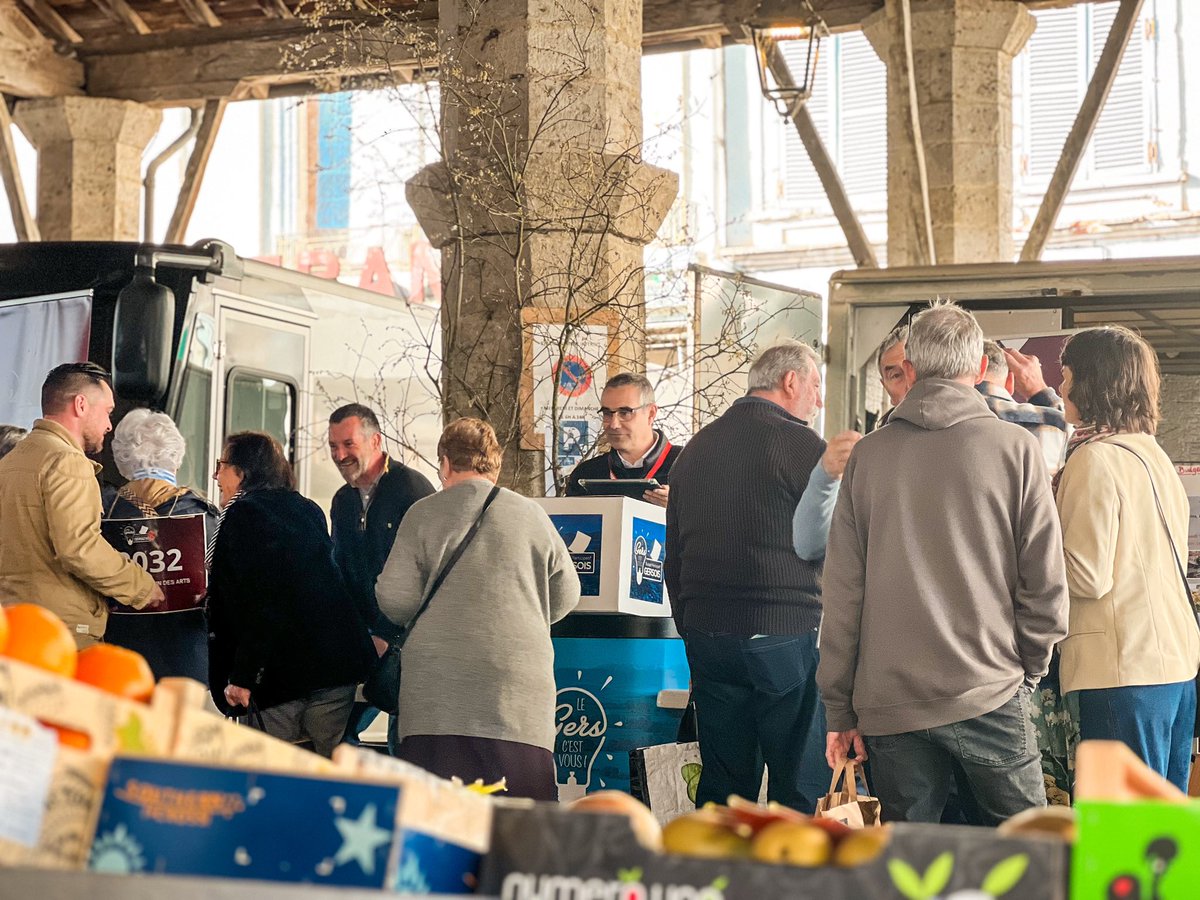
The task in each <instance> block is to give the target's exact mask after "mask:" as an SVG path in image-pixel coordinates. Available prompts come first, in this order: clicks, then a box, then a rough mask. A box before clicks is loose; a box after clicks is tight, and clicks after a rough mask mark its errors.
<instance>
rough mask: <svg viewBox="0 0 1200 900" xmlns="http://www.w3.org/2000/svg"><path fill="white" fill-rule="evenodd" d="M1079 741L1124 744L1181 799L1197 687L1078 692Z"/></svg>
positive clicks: (1181, 685)
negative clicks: (1179, 794)
mask: <svg viewBox="0 0 1200 900" xmlns="http://www.w3.org/2000/svg"><path fill="white" fill-rule="evenodd" d="M1078 696H1079V738H1080V740H1084V741H1088V740H1109V741H1123V742H1124V743H1125V744H1127V745H1128V746H1129V748H1130V749H1131V750H1133V752H1134V753H1136V754H1137V755H1138V756H1139V757H1140V758H1141V760H1142V762H1144V763H1145V764H1146V765H1148V766H1149V767H1150V768H1151V769H1153V770H1154V771H1155V772H1157V773H1158V774H1159V775H1161V776H1162V777H1163V778H1165V779H1167V781H1169V782H1171V784H1173V785H1175V786H1176V787H1177V788H1179V789H1180V790H1181V791H1183V792H1184V793H1187V786H1188V769H1189V767H1190V766H1191V756H1192V731H1193V729H1194V727H1195V723H1196V682H1195V681H1181V682H1179V683H1177V684H1147V685H1136V686H1133V687H1116V688H1102V689H1099V690H1091V691H1078Z"/></svg>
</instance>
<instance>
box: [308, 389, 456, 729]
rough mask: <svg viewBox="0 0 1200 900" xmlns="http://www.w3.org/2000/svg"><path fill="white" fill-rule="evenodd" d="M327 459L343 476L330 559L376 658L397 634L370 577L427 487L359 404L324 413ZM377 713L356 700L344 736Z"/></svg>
mask: <svg viewBox="0 0 1200 900" xmlns="http://www.w3.org/2000/svg"><path fill="white" fill-rule="evenodd" d="M329 457H330V459H332V460H333V463H334V465H336V466H337V467H338V471H339V472H340V473H341V474H342V477H343V478H344V479H346V484H345V485H344V486H343V487H341V488H339V489H338V492H337V493H336V494H334V495H333V506H332V508H331V509H330V513H329V518H330V521H331V523H332V526H333V552H334V558H335V559H336V560H337V564H338V567H339V568H340V569H341V570H342V574H343V575H345V578H346V585H347V587H348V588H349V589H350V594H351V596H352V597H353V598H354V601H355V603H356V604H357V606H358V608H359V612H360V614H361V615H362V617H363V621H365V622H366V623H367V626H368V627H369V628H370V630H371V639H372V640H373V641H374V643H375V649H376V651H377V652H378V653H379V655H380V656H382V655H383V653H384V651H386V650H387V647H388V643H389V642H390V641H392V640H394V639H396V638H397V637H398V634H397V629H396V626H395V625H393V624H392V623H391V621H390V620H389V619H388V618H387V616H384V615H382V614H380V612H379V604H378V603H377V602H376V600H375V579H376V578H378V577H379V573H380V572H381V571H382V570H383V564H384V563H385V562H387V558H388V554H389V553H390V552H391V550H392V542H393V541H394V540H395V538H396V529H397V528H399V527H400V520H401V519H403V518H404V514H405V513H407V512H408V509H409V507H411V506H412V505H413V504H414V503H416V502H417V501H418V500H420V499H421V498H422V497H428V496H429V495H430V494H432V493H433V485H432V484H430V483H429V479H428V478H426V477H425V476H424V475H422V474H421V473H420V472H418V471H416V470H415V469H412V468H409V467H408V466H406V465H404V463H402V462H400V461H398V460H395V459H392V458H391V457H390V456H388V455H387V454H386V453H385V452H384V451H383V435H382V433H381V432H380V429H379V419H378V418H377V417H376V416H375V413H374V411H373V410H371V409H370V408H369V407H367V406H363V405H362V404H361V403H348V404H346V405H345V406H342V407H339V408H338V409H336V410H334V411H333V414H332V415H330V417H329ZM378 714H379V710H377V709H375V707H373V706H370V705H369V704H366V703H361V702H360V703H356V704H355V708H354V709H353V710H352V711H351V713H350V722H349V725H348V726H347V729H346V740H347V741H349V742H350V743H357V741H358V734H359V733H360V732H361V731H362V729H364V728H366V727H367V726H368V725H370V724H371V722H372V721H374V719H375V717H376V716H377V715H378ZM394 735H395V723H394V721H393V723H392V726H391V727H389V729H388V743H389V746H390V745H392V744H394Z"/></svg>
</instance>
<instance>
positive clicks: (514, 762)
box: [375, 418, 579, 800]
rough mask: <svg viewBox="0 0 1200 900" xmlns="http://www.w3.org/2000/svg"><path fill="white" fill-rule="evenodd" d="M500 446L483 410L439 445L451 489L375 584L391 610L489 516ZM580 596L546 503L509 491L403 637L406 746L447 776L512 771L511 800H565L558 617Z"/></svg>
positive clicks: (424, 586)
mask: <svg viewBox="0 0 1200 900" xmlns="http://www.w3.org/2000/svg"><path fill="white" fill-rule="evenodd" d="M500 460H501V450H500V445H499V442H498V441H497V440H496V434H495V432H494V431H493V430H492V427H491V426H490V425H488V424H487V423H486V422H483V421H480V420H479V419H470V418H466V419H459V420H457V421H455V422H452V423H451V424H450V425H449V426H447V427H446V430H445V431H444V432H443V433H442V436H441V439H440V440H439V441H438V474H439V477H440V478H441V481H442V485H443V490H442V491H441V492H439V493H437V494H434V495H433V496H431V497H426V498H424V499H423V500H419V501H417V503H415V504H413V506H412V507H411V508H410V509H409V511H408V513H407V514H406V515H405V516H404V519H403V521H401V523H400V527H399V529H397V532H396V541H395V543H394V544H393V546H392V552H391V554H390V555H389V557H388V561H387V563H386V565H385V566H384V568H383V572H382V573H380V575H379V579H378V581H377V582H376V587H375V593H376V597H377V598H378V600H379V608H380V610H381V611H382V612H383V613H384V614H385V615H387V617H388V618H389V619H391V620H392V621H393V622H395V623H396V624H397V625H399V626H404V625H405V624H407V623H408V621H409V620H410V619H411V618H412V616H413V615H414V614H415V613H416V612H417V610H418V609H419V608H420V606H421V602H422V601H423V600H424V599H425V595H426V592H427V591H428V590H429V588H430V586H431V584H432V583H433V581H434V579H435V578H437V576H438V573H439V572H441V571H442V569H443V567H444V566H445V563H446V561H447V560H448V559H449V557H450V556H451V555H452V554H453V553H454V551H455V548H457V547H458V545H459V544H460V543H461V541H462V539H463V537H464V536H465V535H466V533H467V531H468V530H469V529H470V527H471V524H472V523H473V522H474V521H475V519H476V517H477V516H479V513H480V510H481V509H482V508H483V506H484V503H485V501H486V500H487V498H488V495H489V494H490V493H491V492H492V489H493V487H494V486H495V483H496V478H497V477H498V476H499V474H500ZM578 602H579V577H578V576H577V575H576V574H575V567H574V565H573V564H572V562H571V557H570V555H569V554H568V552H567V548H566V545H564V544H563V542H562V538H560V537H559V536H558V534H557V532H556V531H555V530H554V527H553V526H552V525H551V523H550V519H549V517H547V515H546V513H545V511H544V510H543V509H542V508H541V507H540V506H538V505H537V504H536V503H534V502H533V501H532V500H528V499H526V498H525V497H522V496H520V495H519V494H515V493H513V492H512V491H509V490H503V489H501V490H500V491H499V493H498V494H497V495H496V497H495V498H494V500H493V502H492V503H491V505H490V506H489V507H488V508H487V510H486V511H485V512H484V514H483V516H482V518H481V519H480V525H479V529H478V531H477V533H476V534H475V537H474V539H473V540H472V542H471V543H470V545H469V546H468V547H467V549H466V550H465V551H464V552H463V554H462V556H461V558H459V560H458V561H457V563H455V565H454V567H453V568H452V569H451V571H450V572H449V574H448V575H447V576H446V577H445V580H444V581H443V582H442V584H441V586H440V587H439V588H438V590H437V593H436V594H435V595H434V597H433V599H432V600H431V602H430V604H429V607H428V609H427V610H426V611H425V612H424V614H422V615H421V617H420V618H419V619H418V620H417V622H416V624H415V625H414V626H413V628H412V632H411V634H410V635H409V637H408V639H407V641H406V643H405V644H404V652H403V654H402V656H403V663H404V664H403V677H402V678H401V681H400V698H399V701H400V702H399V719H400V739H401V741H400V746H399V748H398V750H397V756H398V757H399V758H401V759H404V760H407V761H408V762H411V763H414V764H416V765H419V766H421V767H422V768H425V769H428V770H429V771H431V772H433V773H435V774H437V775H440V776H442V777H445V778H449V777H453V776H458V777H459V778H462V779H463V780H464V781H466V782H468V783H470V782H472V781H474V780H475V779H477V778H482V779H483V780H484V782H487V783H490V782H493V781H498V780H499V779H500V778H502V777H503V778H506V779H507V782H508V791H509V794H510V795H512V796H518V797H530V798H533V799H536V800H555V799H557V793H558V788H557V781H556V778H555V766H554V756H553V753H552V750H553V747H554V708H555V695H556V689H555V684H554V649H553V647H552V645H551V643H550V625H551V624H552V623H554V622H557V621H558V620H559V619H561V618H563V616H565V615H566V614H567V613H569V612H570V611H571V610H572V609H574V607H575V605H576V604H577V603H578Z"/></svg>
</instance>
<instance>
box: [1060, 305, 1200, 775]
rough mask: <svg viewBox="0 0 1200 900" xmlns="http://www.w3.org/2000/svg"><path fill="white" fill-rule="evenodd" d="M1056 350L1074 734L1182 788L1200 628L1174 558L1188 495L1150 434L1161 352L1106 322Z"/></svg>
mask: <svg viewBox="0 0 1200 900" xmlns="http://www.w3.org/2000/svg"><path fill="white" fill-rule="evenodd" d="M1062 364H1063V383H1062V396H1063V402H1064V404H1065V408H1066V415H1067V421H1068V422H1069V423H1071V424H1073V425H1075V426H1077V427H1076V431H1075V433H1074V435H1073V436H1072V437H1071V440H1070V443H1069V446H1068V449H1067V462H1066V465H1065V466H1064V467H1063V469H1062V470H1061V471H1060V473H1059V475H1058V476H1056V477H1055V500H1056V502H1057V504H1058V510H1059V515H1060V517H1061V519H1062V528H1063V550H1064V552H1065V555H1066V565H1067V581H1068V586H1069V588H1070V594H1071V603H1070V628H1069V631H1068V634H1067V637H1066V639H1065V640H1064V641H1063V642H1062V644H1061V645H1060V649H1061V654H1062V655H1061V665H1060V678H1061V682H1062V689H1063V691H1064V692H1072V691H1077V692H1078V695H1077V698H1078V701H1079V735H1080V738H1081V739H1083V740H1088V739H1093V738H1100V739H1108V740H1120V741H1123V742H1125V743H1126V744H1128V745H1129V746H1130V747H1131V748H1132V749H1133V750H1134V751H1135V752H1136V753H1137V754H1138V755H1139V756H1140V757H1141V758H1142V760H1143V761H1144V762H1145V763H1146V764H1147V765H1148V766H1150V767H1151V768H1152V769H1154V770H1155V771H1157V772H1158V773H1159V774H1161V775H1163V776H1164V777H1165V778H1167V779H1168V780H1170V781H1171V782H1172V783H1174V784H1175V785H1177V786H1178V787H1180V788H1181V789H1183V790H1186V789H1187V782H1188V768H1189V766H1190V756H1191V743H1192V730H1193V728H1194V725H1195V720H1196V685H1195V677H1196V672H1197V669H1198V668H1200V628H1197V623H1196V617H1195V610H1194V607H1193V605H1192V598H1191V595H1190V592H1187V591H1185V585H1184V583H1183V576H1182V574H1181V572H1180V568H1179V567H1180V562H1181V561H1183V560H1186V559H1187V533H1188V498H1187V495H1186V493H1185V492H1184V489H1183V485H1182V483H1181V482H1180V480H1179V476H1178V475H1177V474H1176V472H1175V467H1174V466H1173V465H1172V463H1171V460H1170V459H1169V458H1168V457H1167V454H1166V453H1164V452H1163V450H1162V448H1161V447H1159V445H1158V442H1157V441H1156V440H1155V438H1154V433H1155V431H1156V430H1157V427H1158V394H1159V375H1158V361H1157V359H1156V358H1155V356H1154V351H1153V350H1152V349H1151V348H1150V346H1149V345H1148V344H1147V343H1146V342H1145V341H1144V340H1142V338H1141V337H1139V336H1138V335H1137V334H1135V333H1134V332H1132V331H1130V330H1129V329H1127V328H1122V327H1119V326H1112V327H1106V328H1090V329H1087V330H1085V331H1081V332H1079V333H1078V334H1076V335H1074V336H1073V337H1072V338H1071V339H1070V340H1069V341H1068V342H1067V345H1066V346H1065V347H1064V348H1063V354H1062Z"/></svg>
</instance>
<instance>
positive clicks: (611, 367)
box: [407, 0, 678, 494]
mask: <svg viewBox="0 0 1200 900" xmlns="http://www.w3.org/2000/svg"><path fill="white" fill-rule="evenodd" d="M439 9H440V37H439V41H440V48H439V51H440V66H439V85H440V91H441V99H442V143H443V147H442V150H443V159H442V161H441V162H439V163H436V164H434V165H431V166H428V167H426V168H425V169H423V170H421V171H420V172H419V173H418V174H417V175H416V176H415V177H414V178H413V179H412V180H410V181H409V183H408V192H407V193H408V199H409V203H410V204H411V206H412V207H413V209H414V211H415V212H416V214H417V218H418V219H419V221H420V223H421V226H422V227H423V228H424V230H425V233H426V234H427V235H428V236H429V239H430V241H431V242H432V244H433V245H434V246H435V247H438V248H440V249H441V250H442V276H443V291H442V329H443V334H442V337H443V354H442V384H443V390H444V405H445V411H446V415H447V418H454V417H456V416H458V415H473V416H479V417H481V418H485V419H487V420H488V421H490V422H491V423H492V425H493V426H494V427H495V428H496V431H497V433H498V435H499V437H500V441H501V443H502V444H503V445H504V447H505V459H504V469H505V471H504V474H503V476H502V479H503V482H504V483H505V484H507V485H509V486H512V487H514V488H516V489H518V490H521V491H523V492H526V493H530V494H541V493H542V476H543V471H544V459H545V457H544V453H543V451H539V450H536V449H534V448H535V447H536V446H538V445H539V444H540V441H541V435H540V434H535V435H530V434H528V433H525V434H524V435H522V428H521V423H522V413H521V407H520V402H521V396H522V395H521V387H522V377H523V375H525V374H526V369H527V367H528V365H529V362H530V360H528V359H527V358H526V353H525V350H524V335H523V331H522V314H523V312H526V311H532V312H533V313H534V314H535V315H537V316H539V317H542V318H543V319H545V320H549V321H554V320H556V319H557V320H559V321H562V320H566V321H568V322H574V323H579V322H582V321H583V320H584V319H586V318H589V317H590V316H592V315H593V314H599V316H600V317H601V318H603V317H607V318H609V319H610V320H611V321H612V322H613V323H614V325H615V327H616V331H617V341H616V344H617V352H616V358H615V359H610V360H609V361H608V371H609V372H610V373H615V372H616V371H617V370H619V369H632V370H636V371H641V370H642V369H643V367H644V362H645V346H644V333H643V331H644V320H645V314H644V294H643V278H642V251H643V247H644V246H645V244H647V243H648V242H649V241H650V240H652V239H653V237H654V235H655V233H656V231H657V230H658V227H659V225H660V224H661V223H662V220H663V218H664V217H665V215H666V213H667V210H668V208H669V207H670V204H671V202H672V200H673V199H674V197H675V194H676V191H677V190H678V178H677V177H676V176H675V175H674V173H671V172H667V171H665V170H662V169H657V168H655V167H653V166H649V165H647V164H645V163H644V162H642V160H641V155H640V147H641V140H642V118H641V21H642V3H641V0H490V2H488V3H484V4H480V3H478V2H477V0H444V2H442V3H441V4H439ZM528 384H529V382H528V380H527V381H526V386H527V387H528ZM523 437H524V439H523ZM530 438H533V440H532V441H531V440H530Z"/></svg>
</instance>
